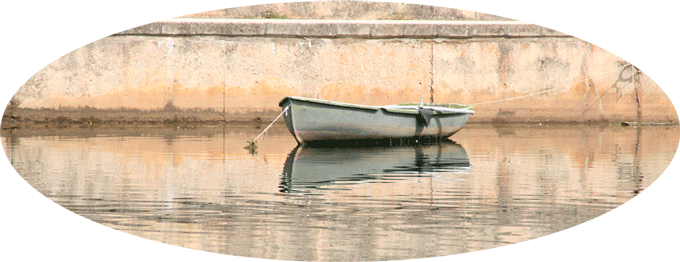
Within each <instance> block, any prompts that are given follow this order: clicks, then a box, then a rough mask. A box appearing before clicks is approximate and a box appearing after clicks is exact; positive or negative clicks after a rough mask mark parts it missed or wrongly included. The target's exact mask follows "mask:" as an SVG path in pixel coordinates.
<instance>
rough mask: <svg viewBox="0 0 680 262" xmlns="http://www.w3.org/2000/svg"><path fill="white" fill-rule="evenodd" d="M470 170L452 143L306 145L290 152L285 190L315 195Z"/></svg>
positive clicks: (283, 182) (464, 155) (281, 188)
mask: <svg viewBox="0 0 680 262" xmlns="http://www.w3.org/2000/svg"><path fill="white" fill-rule="evenodd" d="M363 142H365V143H363ZM469 169H470V161H469V159H468V155H467V153H466V152H465V149H464V148H463V147H462V146H461V145H459V144H457V143H455V142H452V141H451V140H434V141H413V140H410V141H409V140H396V141H375V140H371V141H346V142H345V143H334V144H333V143H331V144H328V143H326V144H315V146H310V145H302V146H297V147H295V148H294V149H293V150H292V151H291V152H290V153H289V154H288V158H287V159H286V162H285V164H284V167H283V173H282V177H281V181H280V185H279V191H280V192H283V193H290V192H297V193H311V191H312V190H321V189H324V188H328V186H330V185H340V184H349V183H357V182H360V181H364V182H376V183H377V182H390V181H395V180H401V179H407V178H409V177H422V176H432V175H433V174H434V173H442V172H460V171H467V170H469Z"/></svg>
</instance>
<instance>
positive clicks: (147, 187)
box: [2, 125, 680, 260]
mask: <svg viewBox="0 0 680 262" xmlns="http://www.w3.org/2000/svg"><path fill="white" fill-rule="evenodd" d="M260 131H261V129H257V128H255V127H254V126H233V127H227V128H223V127H214V128H198V129H196V128H194V129H186V128H179V129H176V128H126V129H86V128H65V129H44V130H31V129H17V130H10V131H3V133H2V143H3V147H4V149H5V152H6V154H7V156H8V157H9V161H11V163H12V165H13V166H14V167H15V168H16V170H17V171H18V173H19V174H21V175H22V177H23V178H24V179H26V181H28V182H29V183H30V184H31V185H32V186H33V187H34V188H35V189H37V190H38V191H39V192H41V193H42V194H44V195H45V196H47V197H48V198H50V199H52V200H53V201H55V202H56V203H58V204H59V205H62V206H64V207H66V208H68V209H69V210H72V211H73V212H75V213H77V214H79V215H81V216H84V217H86V218H88V219H91V220H93V221H96V222H98V223H101V224H103V225H105V226H108V227H112V228H114V229H118V230H121V231H124V232H127V233H130V234H133V235H137V236H141V237H144V238H148V239H152V240H156V241H160V242H164V243H168V244H172V245H176V246H182V247H188V248H192V249H198V250H205V251H210V252H217V253H224V254H231V255H238V256H248V257H257V258H271V259H284V260H396V259H407V258H422V257H432V256H440V255H451V254H457V253H464V252H471V251H476V250H482V249H489V248H493V247H498V246H503V245H508V244H513V243H517V242H521V241H525V240H529V239H533V238H537V237H540V236H544V235H547V234H550V233H554V232H557V231H560V230H563V229H567V228H569V227H572V226H575V225H578V224H580V223H583V222H585V221H588V220H590V219H593V218H595V217H597V216H599V215H602V214H604V213H605V212H607V211H609V210H611V209H613V208H616V207H617V206H619V205H621V204H622V203H624V202H626V201H627V200H629V199H631V198H633V197H635V196H636V195H637V194H638V193H639V192H641V191H642V190H644V189H645V188H647V187H648V186H649V185H650V184H651V183H652V182H653V181H654V180H655V179H656V178H658V177H659V175H661V173H662V172H663V171H664V170H665V169H666V167H667V166H668V164H669V163H670V161H671V159H672V158H673V155H674V154H675V151H676V149H677V146H678V140H679V134H680V132H678V131H679V130H678V127H677V126H670V127H660V126H657V127H654V126H645V127H640V128H634V127H625V128H624V127H617V126H561V125H558V126H547V125H541V126H529V125H517V126H502V127H498V126H491V125H468V126H466V127H465V128H464V129H463V130H462V131H461V132H460V133H458V134H456V135H454V136H453V137H452V141H450V142H445V143H438V144H426V145H396V146H392V147H371V148H351V147H350V148H306V147H297V145H296V142H295V140H294V139H293V138H292V136H291V135H290V134H289V133H288V132H287V130H285V126H283V125H276V126H275V127H274V129H273V130H270V131H269V133H268V135H267V137H266V139H264V140H262V141H261V142H260V143H259V148H258V151H257V152H256V153H255V154H251V153H249V152H248V151H247V150H245V149H243V147H244V146H245V145H246V144H247V143H246V141H248V140H250V139H252V138H254V137H255V136H257V135H258V134H259V133H260Z"/></svg>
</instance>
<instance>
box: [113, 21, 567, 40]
mask: <svg viewBox="0 0 680 262" xmlns="http://www.w3.org/2000/svg"><path fill="white" fill-rule="evenodd" d="M114 35H117V36H121V35H146V36H251V37H257V36H261V37H319V38H474V37H546V36H551V37H557V36H559V37H565V36H569V35H566V34H563V33H560V32H557V31H555V30H551V29H548V28H545V27H541V26H537V25H534V24H527V23H523V22H518V21H423V20H294V19H195V18H176V19H170V20H164V21H160V22H154V23H150V24H146V25H143V26H139V27H136V28H133V29H129V30H126V31H123V32H120V33H117V34H114Z"/></svg>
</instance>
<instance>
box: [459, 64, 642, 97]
mask: <svg viewBox="0 0 680 262" xmlns="http://www.w3.org/2000/svg"><path fill="white" fill-rule="evenodd" d="M629 66H632V64H627V65H623V66H619V67H617V68H615V69H612V70H610V71H607V72H604V73H601V74H599V75H596V76H601V75H604V74H608V73H611V72H614V71H617V70H620V69H622V68H625V67H629ZM590 79H593V77H590ZM583 81H588V75H586V76H585V78H584V79H582V80H578V81H574V82H571V83H568V84H567V85H573V84H576V83H579V82H583ZM555 88H557V87H553V88H550V89H546V90H543V91H540V92H536V93H531V94H528V95H522V96H516V97H510V98H504V99H499V100H493V101H486V102H480V103H474V104H469V105H471V106H476V105H483V104H491V103H498V102H504V101H512V100H515V99H522V98H526V97H530V96H535V95H538V94H543V93H548V92H550V91H552V90H553V89H555Z"/></svg>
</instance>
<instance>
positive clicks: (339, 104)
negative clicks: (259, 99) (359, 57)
mask: <svg viewBox="0 0 680 262" xmlns="http://www.w3.org/2000/svg"><path fill="white" fill-rule="evenodd" d="M288 100H298V101H304V102H310V103H316V104H322V105H329V106H336V107H344V108H353V109H364V110H371V111H378V110H381V109H382V110H384V111H386V112H389V113H398V114H409V115H416V114H419V113H418V110H416V109H400V108H389V107H390V106H418V105H420V104H418V103H405V104H397V105H390V106H367V105H359V104H351V103H344V102H335V101H329V100H322V99H315V98H309V97H297V96H287V97H284V98H283V99H282V100H281V101H280V102H279V106H283V104H284V103H286V101H288ZM427 106H437V107H445V108H450V109H458V110H461V111H460V112H449V111H436V110H435V114H436V115H453V114H474V111H472V108H473V106H469V105H462V104H456V103H449V104H427ZM467 111H469V112H467Z"/></svg>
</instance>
